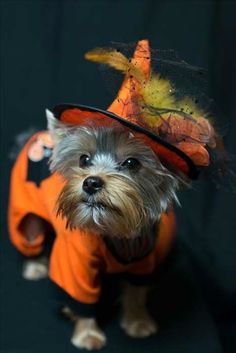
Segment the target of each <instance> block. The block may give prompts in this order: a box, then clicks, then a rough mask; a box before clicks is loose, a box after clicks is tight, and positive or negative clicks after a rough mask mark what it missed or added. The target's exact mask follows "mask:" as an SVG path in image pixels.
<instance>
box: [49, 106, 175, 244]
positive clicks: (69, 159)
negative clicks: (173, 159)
mask: <svg viewBox="0 0 236 353" xmlns="http://www.w3.org/2000/svg"><path fill="white" fill-rule="evenodd" d="M48 122H49V130H50V131H51V134H52V136H53V138H54V141H55V147H54V151H53V156H52V161H51V169H52V171H57V172H59V173H60V174H61V175H62V176H63V177H64V178H65V180H66V184H65V186H64V188H63V190H62V192H61V194H60V195H59V198H58V204H57V206H58V213H59V214H61V215H62V216H63V217H66V219H67V225H68V227H70V228H74V227H79V228H82V229H93V231H95V232H97V233H99V234H106V235H109V236H116V237H127V238H130V237H134V236H137V235H138V234H140V230H141V229H142V227H143V226H145V225H153V224H154V223H155V222H156V221H158V220H159V217H160V215H161V213H162V212H164V211H166V210H167V208H168V207H169V206H170V205H171V203H172V202H173V200H177V196H176V190H177V188H178V180H177V178H175V177H174V176H173V175H172V174H171V173H170V172H169V171H168V170H167V169H166V168H164V167H163V165H162V164H161V163H160V161H159V160H158V158H157V156H156V155H155V154H154V153H153V151H152V150H151V149H150V148H149V147H148V146H146V145H145V144H144V143H143V142H142V141H140V140H137V139H136V138H134V136H133V135H132V134H130V133H129V132H127V131H125V130H123V129H122V128H117V127H113V128H112V127H111V128H107V127H106V128H105V127H98V128H94V127H71V126H66V125H64V124H62V123H60V122H58V121H57V120H56V119H55V118H54V117H53V116H52V114H51V113H50V112H49V113H48Z"/></svg>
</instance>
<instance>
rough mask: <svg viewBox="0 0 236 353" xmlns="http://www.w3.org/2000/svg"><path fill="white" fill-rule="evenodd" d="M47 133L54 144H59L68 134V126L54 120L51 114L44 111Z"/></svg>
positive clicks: (47, 110) (48, 111)
mask: <svg viewBox="0 0 236 353" xmlns="http://www.w3.org/2000/svg"><path fill="white" fill-rule="evenodd" d="M46 117H47V122H48V131H49V133H50V135H51V137H52V139H53V141H54V143H58V142H60V141H61V140H62V139H63V138H64V137H65V136H66V135H67V134H68V126H67V125H66V124H64V123H62V122H61V121H59V120H58V119H56V118H55V116H54V115H53V113H52V112H51V111H50V110H49V109H46Z"/></svg>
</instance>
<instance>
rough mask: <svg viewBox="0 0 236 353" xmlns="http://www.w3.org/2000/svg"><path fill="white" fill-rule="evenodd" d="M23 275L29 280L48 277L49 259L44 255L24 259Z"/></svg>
mask: <svg viewBox="0 0 236 353" xmlns="http://www.w3.org/2000/svg"><path fill="white" fill-rule="evenodd" d="M22 276H23V278H24V279H27V280H29V281H37V280H39V279H43V278H47V277H48V259H47V258H46V257H44V256H42V257H38V258H37V259H27V260H25V261H24V264H23V269H22Z"/></svg>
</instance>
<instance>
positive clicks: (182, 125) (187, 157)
mask: <svg viewBox="0 0 236 353" xmlns="http://www.w3.org/2000/svg"><path fill="white" fill-rule="evenodd" d="M85 57H86V58H87V59H88V60H91V61H96V62H100V63H105V64H107V65H109V66H111V67H113V68H115V69H117V70H119V71H122V72H123V73H124V74H125V78H124V81H123V83H122V85H121V88H120V90H119V92H118V95H117V97H116V98H115V100H114V101H113V103H112V104H111V105H110V106H109V108H108V109H107V110H102V109H98V108H93V107H88V106H84V105H73V104H61V105H57V106H56V107H54V109H53V113H54V115H55V116H56V117H57V118H58V119H59V120H61V121H63V122H66V123H69V124H75V125H83V126H84V125H85V126H88V125H89V126H91V125H92V126H113V125H116V124H121V125H123V126H124V127H125V128H126V129H128V130H130V131H132V133H133V134H134V136H135V137H136V138H139V139H141V140H143V141H144V142H145V143H146V144H147V145H149V146H150V147H151V148H152V149H153V151H154V152H155V153H156V154H157V155H158V157H159V158H160V160H161V161H162V162H163V163H164V164H165V165H167V166H169V167H171V168H172V170H173V171H181V172H182V173H184V174H185V175H186V176H188V177H189V178H190V179H196V178H197V176H198V174H199V170H200V168H202V167H206V166H208V164H209V163H210V157H209V153H208V150H209V149H210V148H215V146H216V142H215V141H216V133H215V130H214V129H213V127H212V125H211V124H210V122H209V121H208V120H207V119H206V118H205V117H203V112H201V111H200V110H199V108H197V107H196V105H195V104H194V103H193V100H191V99H190V98H189V97H185V98H184V99H181V100H180V99H179V100H177V99H176V98H175V97H174V94H173V92H174V88H173V86H172V84H171V82H170V81H168V80H167V79H164V78H162V77H160V76H159V75H157V74H155V73H154V72H152V71H151V66H150V64H151V53H150V48H149V42H148V40H141V41H139V42H138V44H137V46H136V49H135V51H134V54H133V57H132V58H131V59H128V58H126V57H125V55H124V54H122V53H121V52H120V51H119V50H116V49H112V48H109V49H103V48H97V49H94V50H93V51H91V52H88V53H87V54H86V56H85ZM190 111H191V112H190Z"/></svg>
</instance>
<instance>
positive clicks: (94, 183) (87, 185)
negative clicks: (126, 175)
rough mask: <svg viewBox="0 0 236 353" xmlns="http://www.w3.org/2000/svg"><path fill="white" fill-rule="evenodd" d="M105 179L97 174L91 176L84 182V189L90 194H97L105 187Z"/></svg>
mask: <svg viewBox="0 0 236 353" xmlns="http://www.w3.org/2000/svg"><path fill="white" fill-rule="evenodd" d="M103 184H104V181H103V180H102V179H101V178H100V177H97V176H91V177H88V178H86V179H85V180H84V182H83V190H84V191H86V192H87V193H88V194H90V195H92V194H95V193H96V192H97V191H99V190H100V189H101V188H102V187H103Z"/></svg>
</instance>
